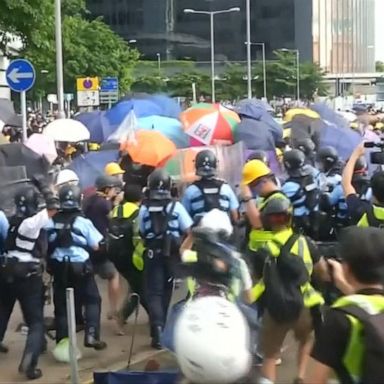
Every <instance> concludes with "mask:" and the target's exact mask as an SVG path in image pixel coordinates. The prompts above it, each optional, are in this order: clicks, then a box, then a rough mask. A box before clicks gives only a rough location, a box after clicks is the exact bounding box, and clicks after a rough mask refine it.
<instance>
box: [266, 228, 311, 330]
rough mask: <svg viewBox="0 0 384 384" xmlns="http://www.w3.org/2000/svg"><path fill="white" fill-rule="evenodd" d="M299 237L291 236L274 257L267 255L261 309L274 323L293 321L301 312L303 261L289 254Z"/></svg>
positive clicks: (305, 269)
mask: <svg viewBox="0 0 384 384" xmlns="http://www.w3.org/2000/svg"><path fill="white" fill-rule="evenodd" d="M300 237H301V236H300V235H298V234H293V235H292V236H291V237H290V238H289V239H288V240H287V242H286V243H285V244H284V245H283V246H281V244H280V243H278V242H275V243H276V244H277V245H278V246H279V247H281V248H280V254H279V256H278V257H275V256H272V255H271V254H270V255H269V256H268V257H267V259H266V261H265V264H264V271H263V278H264V283H265V293H264V299H265V306H266V308H267V309H268V312H269V314H270V315H271V317H272V318H273V319H274V320H275V321H276V322H278V323H290V322H293V321H296V320H297V319H298V318H299V316H300V313H301V311H302V309H303V308H304V299H303V294H302V292H301V286H302V285H303V284H304V283H306V282H307V281H308V280H309V276H308V271H307V268H306V266H305V264H304V260H303V258H302V257H300V256H299V255H295V254H293V253H291V248H292V247H293V246H294V244H295V243H296V241H298V240H299V238H300Z"/></svg>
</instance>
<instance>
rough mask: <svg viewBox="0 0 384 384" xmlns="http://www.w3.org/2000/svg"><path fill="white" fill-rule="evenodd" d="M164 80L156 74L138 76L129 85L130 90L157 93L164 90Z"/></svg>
mask: <svg viewBox="0 0 384 384" xmlns="http://www.w3.org/2000/svg"><path fill="white" fill-rule="evenodd" d="M165 87H166V82H165V79H164V78H163V77H160V76H156V75H151V74H150V75H145V76H140V77H138V78H136V79H135V80H134V82H133V83H132V85H131V91H132V92H144V93H158V92H163V91H165Z"/></svg>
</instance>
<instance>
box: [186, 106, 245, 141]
mask: <svg viewBox="0 0 384 384" xmlns="http://www.w3.org/2000/svg"><path fill="white" fill-rule="evenodd" d="M180 119H181V122H182V123H183V125H184V130H185V132H186V134H187V135H189V136H191V137H192V138H193V139H195V140H196V141H197V142H198V143H197V145H202V144H203V145H209V144H214V143H218V142H227V143H229V144H232V143H233V141H234V138H233V131H234V128H235V127H236V126H237V124H238V123H239V122H240V118H239V116H238V115H237V113H236V112H233V111H231V110H230V109H228V108H225V107H223V106H221V105H220V104H208V103H199V104H196V105H194V106H193V107H191V108H189V109H187V110H186V111H184V112H182V113H181V115H180Z"/></svg>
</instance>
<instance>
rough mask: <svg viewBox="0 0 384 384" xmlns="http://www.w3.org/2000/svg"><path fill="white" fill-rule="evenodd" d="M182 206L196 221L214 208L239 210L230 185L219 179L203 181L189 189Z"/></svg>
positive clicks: (186, 191)
mask: <svg viewBox="0 0 384 384" xmlns="http://www.w3.org/2000/svg"><path fill="white" fill-rule="evenodd" d="M182 204H183V205H184V207H185V209H186V210H187V212H188V213H189V215H190V216H191V217H192V218H193V219H196V217H198V216H200V215H204V214H205V213H208V212H209V211H211V210H212V209H214V208H217V209H220V210H221V211H224V212H230V211H234V210H237V209H238V208H239V202H238V200H237V197H236V195H235V193H234V192H233V190H232V188H231V187H230V186H229V184H227V183H225V182H223V181H221V180H218V179H201V180H199V181H197V182H195V183H194V184H191V185H189V186H188V187H187V189H186V190H185V192H184V195H183V198H182Z"/></svg>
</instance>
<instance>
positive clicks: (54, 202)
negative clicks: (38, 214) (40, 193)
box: [45, 192, 60, 210]
mask: <svg viewBox="0 0 384 384" xmlns="http://www.w3.org/2000/svg"><path fill="white" fill-rule="evenodd" d="M45 203H46V205H47V209H48V210H57V209H59V208H60V202H59V199H58V198H57V197H56V196H55V195H54V194H53V193H52V192H51V193H50V194H49V195H47V196H45Z"/></svg>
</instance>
